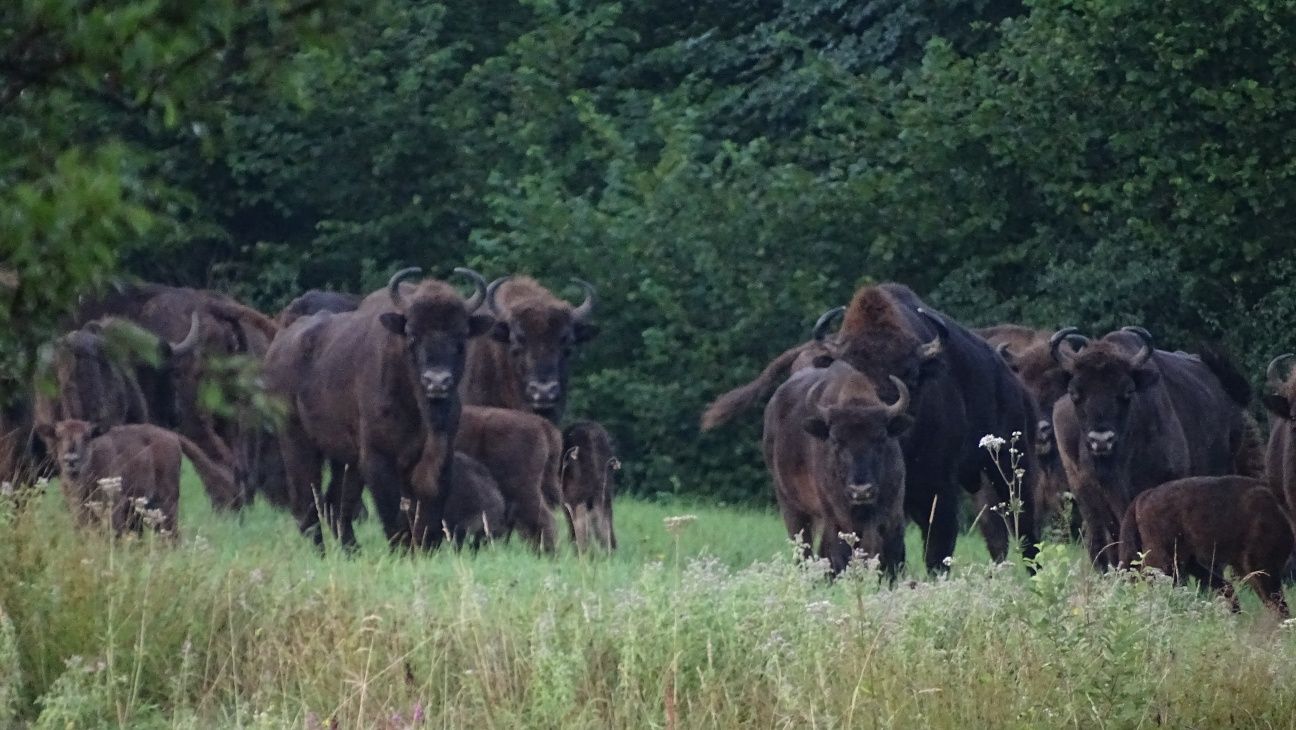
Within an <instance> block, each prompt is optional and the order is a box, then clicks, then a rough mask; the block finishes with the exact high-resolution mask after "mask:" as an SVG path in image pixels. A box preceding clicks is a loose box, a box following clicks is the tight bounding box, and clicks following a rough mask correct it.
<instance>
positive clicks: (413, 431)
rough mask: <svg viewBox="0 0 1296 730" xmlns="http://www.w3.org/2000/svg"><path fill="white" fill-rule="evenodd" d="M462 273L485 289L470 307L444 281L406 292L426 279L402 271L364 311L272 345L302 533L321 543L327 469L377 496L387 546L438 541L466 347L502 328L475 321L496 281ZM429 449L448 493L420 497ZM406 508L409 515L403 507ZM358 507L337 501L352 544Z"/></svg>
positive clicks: (299, 326) (268, 374)
mask: <svg viewBox="0 0 1296 730" xmlns="http://www.w3.org/2000/svg"><path fill="white" fill-rule="evenodd" d="M455 272H456V273H460V274H463V275H464V276H467V277H468V278H470V279H471V280H472V281H473V283H474V285H475V286H476V289H477V291H476V292H475V293H474V294H473V295H472V297H471V298H469V299H468V300H466V301H465V300H464V299H463V297H461V296H460V295H459V292H458V291H456V290H455V289H454V287H452V286H451V285H449V284H447V283H445V282H442V281H438V280H435V279H423V280H422V281H420V282H419V283H418V284H417V285H411V284H406V283H403V282H404V281H405V280H406V279H410V278H412V277H416V276H418V275H419V273H420V271H419V269H417V268H410V269H404V270H402V271H398V272H397V273H396V274H394V275H393V276H392V278H391V280H390V281H389V282H388V285H387V287H386V288H385V289H383V290H380V291H378V292H374V293H373V294H371V295H370V296H369V297H367V298H366V299H365V301H364V302H363V303H362V304H361V306H360V308H359V309H357V310H355V311H353V312H344V313H341V314H331V313H321V314H316V315H313V316H310V317H304V318H302V319H299V320H298V321H296V322H294V323H293V324H292V325H291V326H290V327H289V328H288V329H286V330H284V331H283V332H282V333H280V335H279V336H278V337H276V338H275V340H274V342H273V343H272V344H271V346H270V351H269V352H268V353H267V354H266V359H265V378H266V383H267V386H268V388H269V390H270V392H272V393H275V394H277V395H279V396H281V397H282V398H283V399H284V401H285V402H286V404H287V410H288V415H287V418H286V419H285V423H284V426H283V427H282V428H281V429H280V432H279V441H280V448H281V450H282V453H283V460H284V466H285V469H286V472H287V475H288V483H289V492H290V494H291V495H292V496H293V504H294V511H295V512H296V514H297V517H298V524H299V526H300V527H301V529H302V530H303V532H306V533H308V534H311V535H312V536H313V537H314V539H315V540H316V541H319V540H320V539H321V535H320V534H319V518H320V515H319V510H318V509H317V508H316V506H317V505H318V504H319V495H318V492H319V489H320V471H321V464H322V462H323V461H324V460H326V459H327V460H329V461H331V462H335V463H342V464H354V465H356V466H357V472H358V473H357V474H355V475H354V477H353V478H348V479H346V480H344V485H345V486H347V487H348V488H349V487H354V486H357V485H358V484H360V483H361V482H362V483H363V484H364V485H366V486H367V487H368V488H369V490H370V492H371V494H372V495H373V497H374V506H375V507H376V509H377V511H378V516H379V518H380V519H381V520H382V524H383V528H384V530H385V532H386V534H387V537H388V540H389V541H391V542H393V543H399V544H413V545H416V546H424V545H428V544H435V543H438V542H439V541H440V534H441V533H440V522H441V517H442V510H443V508H444V502H445V498H446V494H447V490H446V486H447V485H448V484H449V480H450V477H451V471H452V466H451V465H452V464H453V459H452V458H451V457H452V455H453V454H454V441H455V434H456V432H457V430H458V426H459V416H460V401H459V397H458V393H457V387H458V385H459V379H460V377H461V376H462V375H463V371H464V358H465V349H466V346H467V343H468V341H469V340H470V339H471V338H473V337H476V336H478V335H480V334H482V333H484V332H486V331H487V329H489V328H490V326H491V324H492V323H493V319H492V318H491V317H490V316H489V315H487V314H481V313H478V311H477V310H478V308H479V307H480V306H481V305H482V304H483V303H484V302H485V299H486V282H485V281H484V280H483V279H482V277H481V276H480V275H479V274H477V273H476V272H475V271H472V270H470V269H463V268H459V269H455ZM427 450H435V452H436V454H437V455H438V458H439V459H440V462H441V467H440V471H441V475H442V476H441V479H440V482H439V483H440V488H439V489H438V490H436V492H435V493H434V494H432V495H431V496H425V495H418V496H416V495H414V494H413V493H412V491H411V489H410V484H411V477H412V473H413V470H414V468H415V467H416V466H418V464H419V462H420V460H425V459H426V457H427V454H426V453H425V452H426V451H427ZM424 468H427V465H426V462H425V464H424ZM433 468H435V467H433ZM343 491H344V492H346V491H348V490H346V489H344V490H343ZM402 500H405V501H406V504H407V505H408V506H409V509H407V510H402V509H401V507H402ZM352 503H353V500H352V499H350V498H349V495H347V494H345V493H344V494H342V495H340V496H339V505H340V509H339V513H338V516H337V520H338V529H339V531H340V537H341V539H342V542H343V544H345V545H354V544H355V535H354V532H353V531H352V525H351V514H350V508H349V505H351V504H352Z"/></svg>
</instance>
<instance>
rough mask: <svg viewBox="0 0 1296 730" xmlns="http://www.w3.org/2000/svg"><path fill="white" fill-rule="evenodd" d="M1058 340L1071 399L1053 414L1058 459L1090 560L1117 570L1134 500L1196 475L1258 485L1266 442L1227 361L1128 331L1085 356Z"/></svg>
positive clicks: (1083, 342)
mask: <svg viewBox="0 0 1296 730" xmlns="http://www.w3.org/2000/svg"><path fill="white" fill-rule="evenodd" d="M1076 334H1077V333H1076V330H1075V328H1067V329H1063V330H1061V331H1059V332H1057V333H1056V334H1054V335H1053V337H1052V345H1053V356H1054V358H1055V359H1056V360H1057V362H1058V363H1059V364H1060V365H1061V366H1062V369H1063V371H1064V372H1065V374H1066V377H1067V380H1068V383H1067V392H1068V397H1066V398H1061V399H1059V400H1058V401H1057V404H1056V405H1055V406H1054V409H1053V424H1054V429H1055V432H1056V436H1057V444H1058V450H1059V451H1060V452H1061V457H1062V464H1063V467H1064V468H1065V469H1066V472H1067V481H1068V483H1069V484H1070V485H1071V489H1072V491H1073V493H1074V494H1075V498H1076V502H1077V505H1078V506H1079V508H1080V513H1081V515H1082V517H1083V520H1084V524H1085V531H1086V542H1087V546H1088V550H1089V556H1090V558H1091V559H1092V560H1093V562H1094V564H1095V565H1096V566H1097V567H1099V568H1103V569H1105V568H1107V567H1109V566H1110V565H1112V564H1114V563H1115V558H1116V553H1117V550H1116V547H1115V546H1116V543H1117V540H1118V536H1119V533H1118V530H1119V529H1120V519H1121V516H1122V515H1124V514H1125V510H1126V509H1127V508H1128V507H1129V504H1130V502H1131V501H1133V499H1134V498H1135V497H1137V496H1138V495H1139V494H1141V493H1142V492H1144V491H1146V490H1148V489H1150V488H1152V487H1154V486H1156V485H1158V484H1162V483H1164V482H1167V481H1171V480H1173V479H1180V478H1184V477H1189V476H1218V475H1224V474H1242V475H1243V476H1258V475H1259V472H1260V469H1261V468H1262V467H1261V466H1260V461H1261V459H1260V456H1259V442H1258V437H1257V435H1256V428H1255V423H1254V421H1252V420H1251V419H1250V417H1249V416H1248V415H1247V414H1246V412H1245V410H1244V408H1245V406H1246V403H1247V401H1248V400H1249V399H1250V387H1249V386H1248V384H1247V382H1246V380H1245V378H1243V377H1242V376H1241V375H1240V374H1239V373H1237V372H1236V371H1235V370H1233V368H1232V366H1231V365H1229V363H1228V362H1227V361H1226V360H1225V359H1224V358H1223V357H1221V356H1219V355H1217V354H1215V353H1213V352H1210V351H1206V352H1203V353H1202V354H1201V355H1200V356H1199V355H1189V354H1187V353H1182V352H1165V351H1162V350H1157V349H1156V348H1155V347H1154V346H1153V343H1152V336H1151V335H1150V334H1148V332H1147V331H1146V330H1143V329H1141V328H1138V327H1127V328H1125V329H1123V330H1120V331H1118V332H1113V333H1111V334H1108V335H1107V336H1106V337H1104V338H1102V339H1101V340H1098V341H1096V342H1090V341H1089V340H1087V339H1085V338H1083V337H1080V338H1079V339H1078V340H1077V341H1078V343H1079V345H1080V346H1079V350H1078V352H1073V351H1071V350H1069V349H1067V348H1063V347H1061V346H1060V345H1061V344H1062V341H1063V340H1064V339H1066V338H1067V337H1070V336H1073V335H1076Z"/></svg>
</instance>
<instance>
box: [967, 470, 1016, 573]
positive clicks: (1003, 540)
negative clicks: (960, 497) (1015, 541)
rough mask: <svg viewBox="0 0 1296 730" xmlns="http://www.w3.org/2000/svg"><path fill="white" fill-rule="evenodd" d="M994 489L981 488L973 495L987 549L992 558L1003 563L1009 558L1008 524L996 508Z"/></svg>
mask: <svg viewBox="0 0 1296 730" xmlns="http://www.w3.org/2000/svg"><path fill="white" fill-rule="evenodd" d="M995 498H996V494H995V491H994V490H993V489H986V488H985V487H982V488H981V491H979V492H977V493H976V496H974V497H973V499H972V503H973V504H974V505H976V507H977V516H976V523H977V527H978V528H979V529H980V530H981V537H983V538H985V544H986V550H987V551H988V552H989V553H990V559H991V560H993V561H995V562H996V563H1002V562H1003V561H1004V560H1006V559H1007V558H1008V525H1007V523H1006V522H1005V518H1004V516H1003V514H1002V513H1001V512H999V511H998V510H996V509H994V507H995V505H996V504H997V502H996V501H995Z"/></svg>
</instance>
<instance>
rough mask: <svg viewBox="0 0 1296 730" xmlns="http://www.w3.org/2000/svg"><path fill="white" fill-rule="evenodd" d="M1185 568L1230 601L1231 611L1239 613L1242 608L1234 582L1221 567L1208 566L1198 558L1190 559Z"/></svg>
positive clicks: (1203, 583) (1204, 584)
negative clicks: (1225, 575)
mask: <svg viewBox="0 0 1296 730" xmlns="http://www.w3.org/2000/svg"><path fill="white" fill-rule="evenodd" d="M1185 568H1186V572H1187V573H1188V574H1189V575H1191V576H1192V577H1194V578H1196V579H1197V580H1198V582H1200V583H1201V584H1202V585H1203V586H1205V587H1207V588H1210V589H1211V590H1212V591H1214V592H1216V593H1218V594H1219V595H1220V596H1221V597H1223V598H1224V600H1226V601H1228V604H1229V610H1230V611H1232V612H1233V613H1238V612H1239V611H1241V610H1242V607H1241V605H1239V604H1238V598H1237V591H1235V590H1234V589H1233V584H1232V583H1230V582H1229V581H1228V579H1226V578H1225V577H1224V575H1223V573H1221V572H1220V570H1219V569H1217V568H1213V567H1207V566H1205V565H1203V564H1201V563H1200V562H1198V561H1196V560H1189V561H1188V563H1187V565H1186V566H1185Z"/></svg>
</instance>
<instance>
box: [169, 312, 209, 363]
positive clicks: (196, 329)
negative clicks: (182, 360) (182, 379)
mask: <svg viewBox="0 0 1296 730" xmlns="http://www.w3.org/2000/svg"><path fill="white" fill-rule="evenodd" d="M200 339H202V318H201V317H199V316H198V310H196V309H195V310H194V311H193V312H191V313H190V314H189V333H188V334H186V335H185V336H184V339H183V340H180V341H179V342H172V343H169V344H170V345H171V355H172V357H183V356H185V355H188V354H189V353H191V352H193V351H194V350H196V349H198V340H200Z"/></svg>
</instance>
